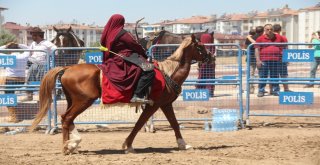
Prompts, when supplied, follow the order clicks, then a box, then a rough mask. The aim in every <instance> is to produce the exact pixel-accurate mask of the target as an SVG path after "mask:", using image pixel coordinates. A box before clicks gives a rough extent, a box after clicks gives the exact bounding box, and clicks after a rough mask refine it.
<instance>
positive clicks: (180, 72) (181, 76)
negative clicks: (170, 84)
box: [171, 55, 191, 86]
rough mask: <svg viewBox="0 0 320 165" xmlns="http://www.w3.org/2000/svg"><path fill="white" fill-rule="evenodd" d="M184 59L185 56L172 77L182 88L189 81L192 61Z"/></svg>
mask: <svg viewBox="0 0 320 165" xmlns="http://www.w3.org/2000/svg"><path fill="white" fill-rule="evenodd" d="M184 57H185V55H183V56H182V59H181V60H180V62H179V65H178V66H177V68H176V69H175V71H174V72H173V74H172V75H171V79H172V80H173V81H175V82H176V83H177V84H178V85H180V86H181V85H182V84H183V82H184V81H185V80H186V79H187V77H188V75H189V72H190V68H191V60H186V59H185V58H184Z"/></svg>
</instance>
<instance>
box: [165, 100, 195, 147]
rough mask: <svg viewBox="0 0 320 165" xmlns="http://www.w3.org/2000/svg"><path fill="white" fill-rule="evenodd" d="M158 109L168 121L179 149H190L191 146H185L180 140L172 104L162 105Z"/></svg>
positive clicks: (180, 136) (181, 139)
mask: <svg viewBox="0 0 320 165" xmlns="http://www.w3.org/2000/svg"><path fill="white" fill-rule="evenodd" d="M160 108H161V110H162V111H163V113H164V115H165V116H166V118H167V119H168V121H169V123H170V125H171V127H172V129H173V130H174V133H175V135H176V139H177V143H178V147H179V149H182V150H187V149H190V148H192V146H190V145H187V144H186V142H185V141H184V140H183V138H182V135H181V132H180V127H179V123H178V121H177V119H176V115H175V114H174V112H173V107H172V103H170V104H167V105H164V106H161V107H160Z"/></svg>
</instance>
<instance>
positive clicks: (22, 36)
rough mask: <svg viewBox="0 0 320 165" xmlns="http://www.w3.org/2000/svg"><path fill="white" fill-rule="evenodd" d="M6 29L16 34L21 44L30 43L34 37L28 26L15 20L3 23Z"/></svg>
mask: <svg viewBox="0 0 320 165" xmlns="http://www.w3.org/2000/svg"><path fill="white" fill-rule="evenodd" d="M2 26H3V28H4V29H6V30H8V31H9V32H10V33H12V34H13V35H15V36H16V39H17V42H18V43H21V44H30V43H31V42H32V38H31V36H30V34H29V30H28V29H29V28H30V27H28V26H22V25H20V24H17V23H14V22H6V23H5V24H3V25H2Z"/></svg>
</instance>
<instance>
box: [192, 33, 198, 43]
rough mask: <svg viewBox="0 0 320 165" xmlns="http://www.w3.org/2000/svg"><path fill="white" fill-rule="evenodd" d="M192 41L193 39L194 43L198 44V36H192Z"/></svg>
mask: <svg viewBox="0 0 320 165" xmlns="http://www.w3.org/2000/svg"><path fill="white" fill-rule="evenodd" d="M191 39H192V42H194V43H196V42H197V39H196V36H195V35H194V34H191Z"/></svg>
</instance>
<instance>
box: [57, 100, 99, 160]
mask: <svg viewBox="0 0 320 165" xmlns="http://www.w3.org/2000/svg"><path fill="white" fill-rule="evenodd" d="M94 100H95V99H82V100H81V101H79V100H77V101H73V104H72V105H71V106H70V107H69V109H67V112H66V113H65V114H63V115H62V116H61V118H62V119H61V123H62V136H63V153H64V154H70V153H72V152H73V151H74V150H75V149H76V148H77V147H78V145H79V143H80V142H81V137H80V135H79V133H78V131H77V129H76V128H75V125H74V123H73V121H74V119H75V118H76V117H77V116H78V115H79V114H81V113H82V112H83V111H84V110H86V109H87V108H88V107H89V106H91V105H92V103H93V102H94ZM75 102H76V103H77V104H75Z"/></svg>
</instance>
